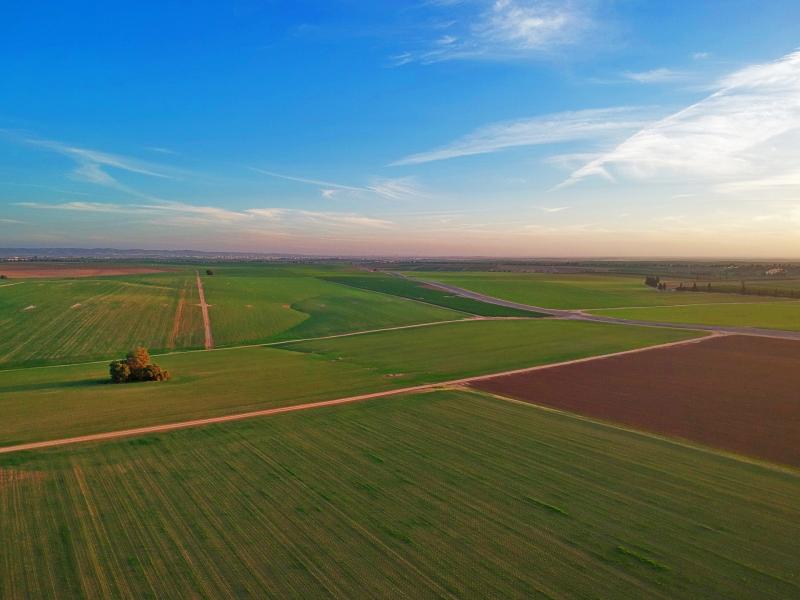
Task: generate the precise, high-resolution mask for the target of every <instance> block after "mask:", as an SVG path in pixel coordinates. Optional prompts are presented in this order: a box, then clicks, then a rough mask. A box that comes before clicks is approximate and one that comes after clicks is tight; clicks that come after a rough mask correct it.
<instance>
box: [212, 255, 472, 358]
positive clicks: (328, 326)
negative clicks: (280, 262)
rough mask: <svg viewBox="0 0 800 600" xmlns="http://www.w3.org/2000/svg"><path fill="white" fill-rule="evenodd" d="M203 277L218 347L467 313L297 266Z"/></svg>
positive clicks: (220, 270)
mask: <svg viewBox="0 0 800 600" xmlns="http://www.w3.org/2000/svg"><path fill="white" fill-rule="evenodd" d="M215 273H216V275H214V276H213V277H204V278H203V284H204V288H205V293H206V299H207V301H208V303H209V304H210V305H211V308H210V309H209V315H210V318H211V324H212V328H213V331H214V342H215V343H216V344H217V345H220V346H225V345H235V344H242V343H256V342H265V341H275V340H281V339H299V338H306V337H318V336H323V335H331V334H336V333H344V332H349V331H362V330H367V329H379V328H382V327H391V326H399V325H411V324H415V323H426V322H435V321H444V320H453V319H460V318H463V317H464V316H465V315H462V314H459V313H456V312H453V311H450V310H446V309H444V308H438V307H435V306H426V305H424V304H419V303H417V302H409V301H408V300H404V299H401V298H392V297H390V296H385V295H382V294H374V293H370V292H367V291H362V290H358V289H353V288H349V287H345V286H341V285H336V284H335V283H331V282H329V281H325V280H323V279H320V278H318V277H315V276H310V275H307V274H306V273H307V271H306V270H303V269H298V270H297V271H296V272H287V271H286V270H284V269H280V270H275V269H274V268H272V269H270V268H262V269H258V270H255V269H231V270H228V269H226V268H224V267H223V268H218V269H215Z"/></svg>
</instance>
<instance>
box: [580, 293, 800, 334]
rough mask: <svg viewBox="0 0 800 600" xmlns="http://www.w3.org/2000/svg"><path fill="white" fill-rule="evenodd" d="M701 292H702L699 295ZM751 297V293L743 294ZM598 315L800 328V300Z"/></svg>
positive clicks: (675, 307)
mask: <svg viewBox="0 0 800 600" xmlns="http://www.w3.org/2000/svg"><path fill="white" fill-rule="evenodd" d="M698 295H700V294H698ZM742 297H743V298H744V297H746V298H750V297H749V296H742ZM592 312H594V313H595V314H599V315H604V316H612V317H622V318H625V319H634V320H642V321H656V322H664V323H690V324H702V325H724V326H729V327H763V328H766V329H784V330H790V331H800V302H793V301H784V302H769V303H755V304H730V305H716V306H671V307H663V308H629V309H619V310H603V311H592Z"/></svg>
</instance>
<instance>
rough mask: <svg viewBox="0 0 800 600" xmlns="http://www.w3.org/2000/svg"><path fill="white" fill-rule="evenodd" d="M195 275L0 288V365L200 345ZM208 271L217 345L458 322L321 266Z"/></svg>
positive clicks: (453, 315)
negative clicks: (336, 279) (333, 278)
mask: <svg viewBox="0 0 800 600" xmlns="http://www.w3.org/2000/svg"><path fill="white" fill-rule="evenodd" d="M60 270H61V271H65V269H60ZM194 270H195V269H194V268H189V267H181V268H172V269H171V271H170V272H166V273H153V274H148V275H128V276H120V277H104V278H100V279H94V278H92V279H88V278H84V279H77V278H76V279H73V278H69V279H66V278H65V279H41V280H40V279H32V280H27V281H26V280H21V281H20V282H16V281H14V282H12V283H11V284H5V285H3V284H0V333H1V334H2V335H0V368H7V367H14V366H23V365H24V366H34V365H40V364H58V363H69V362H82V361H87V360H93V359H99V358H111V357H114V356H116V355H118V354H120V353H124V352H126V351H127V350H129V349H130V348H132V347H133V346H136V345H144V346H146V347H148V348H150V350H151V351H153V352H156V353H158V352H163V351H167V350H182V349H184V350H185V349H192V348H200V347H202V346H203V323H202V316H201V312H200V309H199V307H198V302H199V300H198V296H197V288H196V285H195V276H194ZM51 271H59V269H51ZM73 271H75V269H73ZM216 271H217V274H216V275H215V276H212V277H208V276H203V282H204V288H205V294H206V301H207V302H208V303H209V305H210V308H209V312H210V316H211V329H212V332H213V337H214V339H215V342H216V343H217V345H222V346H226V345H237V344H249V343H257V342H263V341H275V340H280V339H292V338H305V337H313V336H321V335H329V334H332V333H345V332H350V331H359V330H364V329H378V328H382V327H391V326H399V325H410V324H415V323H425V322H435V321H444V320H453V319H461V318H465V317H466V315H464V314H463V313H458V312H454V311H451V310H448V309H445V308H439V307H435V306H426V305H424V304H420V303H415V302H411V301H409V300H405V299H402V298H393V297H391V296H386V295H382V294H375V293H372V292H368V291H362V290H358V289H353V288H348V287H345V286H341V285H336V284H333V283H330V282H327V281H323V280H322V279H318V278H317V277H316V276H315V275H316V274H330V272H331V271H330V270H328V269H320V268H316V269H310V268H306V269H303V268H295V269H294V270H290V269H284V268H276V267H272V266H244V267H225V268H219V269H217V270H216ZM48 272H49V271H48Z"/></svg>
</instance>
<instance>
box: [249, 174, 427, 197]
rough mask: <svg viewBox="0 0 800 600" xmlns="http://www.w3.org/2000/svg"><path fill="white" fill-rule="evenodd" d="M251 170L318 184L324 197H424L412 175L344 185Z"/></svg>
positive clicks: (309, 183)
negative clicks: (340, 193) (340, 194)
mask: <svg viewBox="0 0 800 600" xmlns="http://www.w3.org/2000/svg"><path fill="white" fill-rule="evenodd" d="M250 169H251V170H253V171H255V172H256V173H261V174H262V175H269V176H270V177H277V178H278V179H286V180H288V181H296V182H298V183H306V184H308V185H314V186H318V187H319V188H320V193H321V194H322V196H323V197H324V198H328V199H330V198H333V196H334V195H335V193H336V192H337V191H344V192H353V193H357V194H365V193H366V194H374V195H377V196H380V197H381V198H384V199H388V200H407V199H411V198H418V197H424V196H425V195H426V194H425V192H424V191H423V190H422V189H420V187H419V186H418V185H417V184H416V181H415V180H414V178H413V177H398V178H394V179H386V178H374V179H373V180H372V181H371V182H370V183H369V184H368V185H364V186H357V185H344V184H341V183H334V182H331V181H323V180H320V179H310V178H308V177H295V176H293V175H284V174H282V173H275V172H274V171H265V170H264V169H257V168H255V167H250Z"/></svg>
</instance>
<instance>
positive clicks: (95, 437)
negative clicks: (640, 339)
mask: <svg viewBox="0 0 800 600" xmlns="http://www.w3.org/2000/svg"><path fill="white" fill-rule="evenodd" d="M720 335H723V334H711V335H709V336H705V337H699V338H692V339H690V340H681V341H679V342H669V343H667V344H659V345H657V346H646V347H644V348H636V349H634V350H623V351H622V352H612V353H610V354H601V355H598V356H587V357H586V358H576V359H574V360H568V361H564V362H559V363H550V364H546V365H538V366H536V367H525V368H523V369H513V370H511V371H501V372H499V373H488V374H486V375H476V376H474V377H464V378H461V379H451V380H449V381H439V382H437V383H426V384H423V385H415V386H411V387H404V388H398V389H394V390H386V391H383V392H373V393H370V394H360V395H358V396H347V397H345V398H336V399H335V400H322V401H320V402H309V403H306V404H296V405H294V406H281V407H278V408H266V409H263V410H255V411H251V412H246V413H238V414H233V415H223V416H220V417H208V418H204V419H192V420H190V421H179V422H177V423H166V424H163V425H151V426H147V427H137V428H134V429H121V430H118V431H108V432H104V433H92V434H88V435H80V436H76V437H70V438H61V439H56V440H45V441H42V442H29V443H26V444H16V445H13V446H5V447H0V454H9V453H12V452H22V451H25V450H41V449H44V448H52V447H54V446H66V445H68V444H78V443H85V442H99V441H103V440H111V439H117V438H125V437H133V436H139V435H147V434H151V433H163V432H166V431H173V430H175V429H187V428H189V427H200V426H203V425H213V424H215V423H227V422H228V421H241V420H243V419H252V418H255V417H266V416H269V415H277V414H281V413H288V412H295V411H298V410H308V409H312V408H322V407H325V406H336V405H337V404H349V403H351V402H360V401H362V400H372V399H374V398H385V397H387V396H398V395H401V394H411V393H415V392H424V391H427V390H433V389H437V388H446V387H451V386H460V385H464V384H468V383H475V382H479V381H485V380H487V379H493V378H495V377H502V376H506V375H519V374H522V373H532V372H534V371H541V370H544V369H554V368H557V367H563V366H567V365H576V364H580V363H586V362H590V361H595V360H603V359H606V358H612V357H616V356H625V355H629V354H638V353H640V352H649V351H650V350H656V349H659V348H671V347H675V346H685V345H690V344H699V343H702V342H704V341H705V340H708V339H713V338H717V337H719V336H720Z"/></svg>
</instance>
